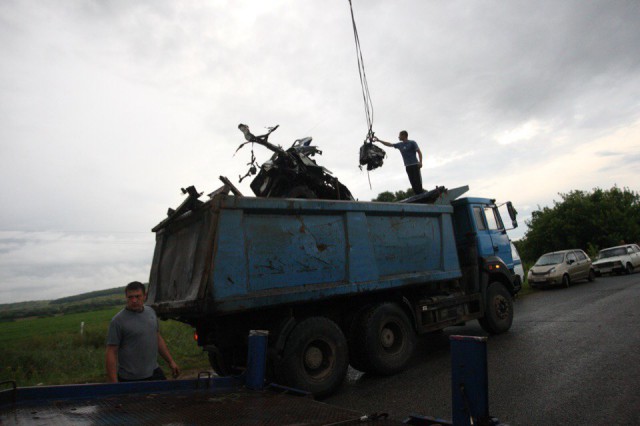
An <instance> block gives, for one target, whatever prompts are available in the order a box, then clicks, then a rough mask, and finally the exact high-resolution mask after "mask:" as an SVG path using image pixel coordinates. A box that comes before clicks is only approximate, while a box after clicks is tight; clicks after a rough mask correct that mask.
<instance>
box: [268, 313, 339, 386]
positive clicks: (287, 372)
mask: <svg viewBox="0 0 640 426" xmlns="http://www.w3.org/2000/svg"><path fill="white" fill-rule="evenodd" d="M348 359H349V354H348V349H347V340H346V338H345V337H344V334H342V331H341V330H340V328H339V327H338V326H337V325H336V323H334V322H333V321H331V320H330V319H328V318H325V317H311V318H307V319H305V320H303V321H302V322H300V323H298V324H297V325H296V326H295V328H294V329H293V330H292V331H291V334H290V335H289V337H288V338H287V342H286V344H285V347H284V353H283V356H282V360H281V361H279V362H278V365H277V366H276V376H277V378H278V380H280V381H282V383H283V384H285V385H287V386H290V387H293V388H297V389H302V390H305V391H308V392H311V393H313V394H314V395H315V396H316V397H323V396H327V395H330V394H331V393H333V392H334V391H335V390H336V389H337V388H338V387H339V386H340V385H341V384H342V381H343V380H344V377H345V376H346V373H347V368H348V367H349V362H348Z"/></svg>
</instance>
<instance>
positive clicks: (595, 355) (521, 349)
mask: <svg viewBox="0 0 640 426" xmlns="http://www.w3.org/2000/svg"><path fill="white" fill-rule="evenodd" d="M514 309H515V319H514V323H513V326H512V328H511V330H510V331H509V332H507V333H505V334H503V335H499V336H491V337H490V338H489V341H488V359H489V407H490V413H491V415H492V416H495V417H498V418H499V419H500V420H501V421H502V422H504V423H508V424H510V425H512V426H514V425H578V424H581V425H582V424H584V425H587V424H589V425H600V424H607V425H640V273H636V274H633V275H630V276H613V277H600V278H598V279H596V280H595V281H594V282H591V283H590V282H579V283H575V284H573V285H572V286H571V287H570V288H568V289H564V288H557V289H547V290H538V291H536V292H535V293H533V294H530V295H527V296H525V297H523V298H521V299H519V300H516V302H515V306H514ZM452 334H462V335H473V336H484V335H486V333H485V332H484V331H483V330H482V329H481V328H480V327H479V326H478V324H477V322H475V321H474V322H473V323H469V324H468V325H466V326H464V327H452V328H449V329H447V330H446V331H445V332H444V334H440V335H435V336H428V337H426V338H420V343H419V346H418V350H417V351H416V355H415V357H414V358H413V360H412V363H411V365H410V366H409V368H408V369H407V370H406V371H404V372H402V373H400V374H397V375H395V376H392V377H374V376H371V375H366V374H362V373H359V372H357V371H355V370H352V369H350V371H349V379H348V381H347V382H346V383H345V384H344V385H343V386H342V388H341V389H340V390H339V391H338V393H337V394H335V395H334V396H332V397H330V398H327V399H326V400H325V402H327V403H329V404H334V405H337V406H341V407H345V408H351V409H354V410H358V411H362V412H366V413H372V412H381V411H384V412H387V413H389V414H390V417H391V418H394V419H403V418H404V417H405V416H406V415H408V414H411V413H420V414H424V415H430V416H436V417H441V418H447V419H450V418H451V383H450V380H451V379H450V374H451V371H450V368H451V361H450V352H449V341H448V337H449V335H452Z"/></svg>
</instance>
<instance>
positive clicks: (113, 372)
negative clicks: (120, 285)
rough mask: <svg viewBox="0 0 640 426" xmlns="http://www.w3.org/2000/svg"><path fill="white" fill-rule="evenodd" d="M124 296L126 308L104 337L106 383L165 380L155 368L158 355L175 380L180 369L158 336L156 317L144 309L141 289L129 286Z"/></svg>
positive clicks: (144, 297)
mask: <svg viewBox="0 0 640 426" xmlns="http://www.w3.org/2000/svg"><path fill="white" fill-rule="evenodd" d="M125 294H126V296H127V305H126V307H125V308H124V309H123V310H121V311H120V312H118V313H117V314H116V315H115V316H114V317H113V319H112V320H111V323H110V324H109V333H108V334H107V352H106V367H107V376H108V379H109V381H110V382H127V381H137V380H164V379H166V377H165V376H164V373H163V372H162V369H161V368H160V366H159V365H158V353H160V356H162V358H164V360H165V361H167V364H169V366H170V367H171V370H172V373H173V376H174V377H177V376H178V375H179V374H180V368H179V367H178V365H177V364H176V363H175V362H174V360H173V358H172V357H171V354H170V353H169V349H168V348H167V344H166V343H165V341H164V339H163V338H162V336H161V335H160V333H159V330H158V318H157V317H156V313H155V312H154V310H153V309H152V308H150V307H149V306H145V305H144V302H145V301H146V299H147V297H146V293H145V288H144V285H143V284H142V283H140V282H138V281H134V282H132V283H129V284H128V285H127V287H126V288H125Z"/></svg>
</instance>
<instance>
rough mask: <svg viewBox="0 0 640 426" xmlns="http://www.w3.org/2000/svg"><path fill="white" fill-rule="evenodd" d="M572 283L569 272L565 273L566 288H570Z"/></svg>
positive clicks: (564, 284)
mask: <svg viewBox="0 0 640 426" xmlns="http://www.w3.org/2000/svg"><path fill="white" fill-rule="evenodd" d="M570 285H571V278H569V274H564V275H563V276H562V286H563V287H564V288H569V286H570Z"/></svg>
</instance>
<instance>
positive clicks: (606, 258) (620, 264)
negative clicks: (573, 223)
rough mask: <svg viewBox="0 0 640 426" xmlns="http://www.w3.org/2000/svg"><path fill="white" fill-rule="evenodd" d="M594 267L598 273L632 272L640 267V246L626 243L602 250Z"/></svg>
mask: <svg viewBox="0 0 640 426" xmlns="http://www.w3.org/2000/svg"><path fill="white" fill-rule="evenodd" d="M593 267H594V269H595V271H596V274H597V275H601V274H611V273H614V272H615V273H618V274H620V273H623V272H624V273H625V274H630V273H632V272H633V270H634V269H635V268H637V267H640V247H638V245H637V244H625V245H623V246H617V247H610V248H606V249H604V250H600V253H598V259H597V260H596V261H595V262H593Z"/></svg>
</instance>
